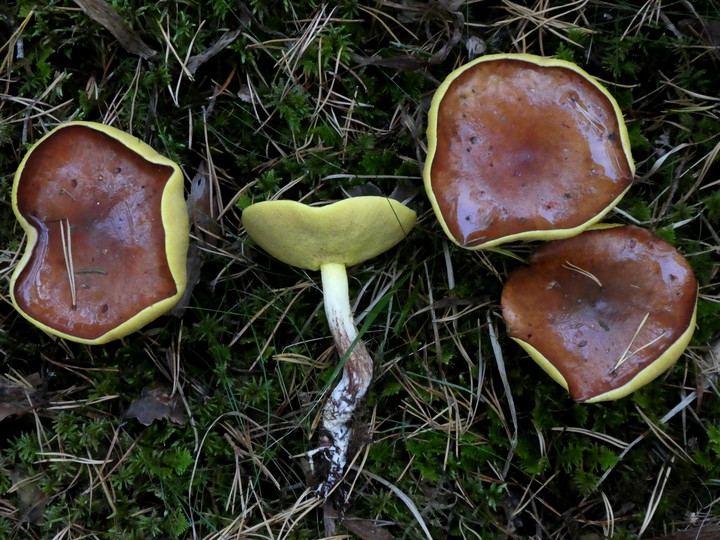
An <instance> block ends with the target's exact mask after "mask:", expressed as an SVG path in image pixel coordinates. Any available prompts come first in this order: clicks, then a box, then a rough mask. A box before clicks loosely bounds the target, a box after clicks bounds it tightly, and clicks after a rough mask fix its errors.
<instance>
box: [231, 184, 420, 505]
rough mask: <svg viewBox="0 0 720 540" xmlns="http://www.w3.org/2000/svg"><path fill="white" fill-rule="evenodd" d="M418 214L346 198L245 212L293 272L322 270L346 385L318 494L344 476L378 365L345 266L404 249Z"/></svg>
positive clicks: (329, 409)
mask: <svg viewBox="0 0 720 540" xmlns="http://www.w3.org/2000/svg"><path fill="white" fill-rule="evenodd" d="M415 219H416V215H415V212H414V211H413V210H410V209H409V208H407V207H406V206H404V205H403V204H401V203H400V202H398V201H396V200H393V199H388V198H386V197H377V196H364V197H353V198H350V199H344V200H341V201H338V202H335V203H332V204H328V205H327V206H321V207H311V206H308V205H305V204H302V203H299V202H295V201H287V200H282V201H265V202H259V203H256V204H253V205H251V206H249V207H248V208H246V209H245V211H244V212H243V216H242V223H243V226H244V227H245V230H246V231H247V233H248V235H249V236H250V237H251V238H252V239H253V240H254V241H255V242H256V243H257V244H258V245H259V246H260V247H262V248H263V249H264V250H265V251H267V252H268V253H269V254H270V255H272V256H273V257H275V258H276V259H279V260H280V261H282V262H284V263H287V264H289V265H292V266H296V267H299V268H304V269H307V270H313V271H316V270H319V271H320V275H321V279H322V290H323V300H324V305H325V313H326V316H327V320H328V325H329V327H330V331H331V333H332V335H333V337H334V339H335V345H336V348H337V351H338V353H339V355H340V357H341V358H344V359H345V364H344V366H343V372H342V378H341V379H340V381H339V382H338V383H337V385H336V386H335V388H334V389H333V391H332V393H331V394H330V396H329V397H328V400H327V402H326V404H325V406H324V409H323V419H322V424H323V428H324V431H325V434H324V435H325V436H326V437H327V439H326V443H324V444H323V445H322V446H321V447H320V448H318V449H317V450H315V451H313V452H312V453H310V456H311V457H312V455H313V454H314V453H316V452H322V454H323V455H324V457H325V458H326V460H327V462H328V472H327V474H326V477H325V479H324V481H323V482H321V484H320V486H319V488H318V493H319V494H320V495H322V496H323V497H327V496H328V495H329V493H330V491H331V490H332V488H333V487H334V486H335V485H336V484H337V482H338V481H339V480H340V478H341V477H342V475H343V471H344V469H345V465H346V461H347V453H348V448H349V444H350V439H351V437H352V417H353V413H354V412H355V410H356V408H357V406H358V404H359V403H360V401H361V400H362V399H363V397H364V396H365V393H366V392H367V389H368V387H369V386H370V382H371V380H372V373H373V360H372V358H371V357H370V355H369V354H368V351H367V349H366V347H365V345H364V344H363V342H362V340H361V339H360V338H359V336H358V330H357V327H356V326H355V322H354V319H353V314H352V311H351V308H350V297H349V292H348V279H347V271H346V267H348V266H353V265H356V264H359V263H361V262H363V261H366V260H368V259H370V258H372V257H375V256H376V255H379V254H380V253H382V252H384V251H386V250H388V249H390V248H391V247H393V246H394V245H395V244H397V243H398V242H400V240H402V239H403V238H404V237H405V236H406V235H407V234H408V233H409V232H410V229H412V227H413V225H414V224H415Z"/></svg>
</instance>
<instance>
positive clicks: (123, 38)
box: [75, 0, 157, 60]
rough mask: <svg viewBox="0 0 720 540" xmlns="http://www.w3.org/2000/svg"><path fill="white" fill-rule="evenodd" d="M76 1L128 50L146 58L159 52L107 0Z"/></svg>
mask: <svg viewBox="0 0 720 540" xmlns="http://www.w3.org/2000/svg"><path fill="white" fill-rule="evenodd" d="M75 3H76V4H77V5H78V6H80V9H82V10H83V11H84V12H85V14H86V15H87V16H88V17H90V18H91V19H92V20H93V21H95V22H96V23H99V24H100V25H102V26H103V27H104V28H105V29H106V30H107V31H108V32H110V33H111V34H112V35H113V36H115V39H117V40H118V41H119V42H120V45H122V46H123V48H124V49H125V50H126V51H127V52H129V53H131V54H137V55H138V56H139V57H141V58H144V59H145V60H147V59H148V58H150V57H152V56H155V55H156V54H157V52H156V51H154V50H153V49H151V48H150V47H149V46H148V45H147V44H146V43H145V42H144V41H143V40H142V38H141V37H140V36H139V35H138V34H137V33H135V31H134V30H133V29H132V28H130V26H129V25H128V24H127V23H126V22H125V21H124V20H123V18H122V17H120V15H119V14H118V12H117V11H115V9H114V8H113V7H112V5H111V4H109V3H108V2H106V1H105V0H75Z"/></svg>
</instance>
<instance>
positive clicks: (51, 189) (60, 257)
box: [10, 122, 189, 344]
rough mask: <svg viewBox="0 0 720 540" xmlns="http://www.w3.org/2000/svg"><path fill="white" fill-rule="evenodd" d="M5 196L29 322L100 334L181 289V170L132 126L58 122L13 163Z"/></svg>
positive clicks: (18, 290)
mask: <svg viewBox="0 0 720 540" xmlns="http://www.w3.org/2000/svg"><path fill="white" fill-rule="evenodd" d="M12 206H13V210H14V211H15V215H16V216H17V219H18V221H19V222H20V225H21V226H22V228H23V229H24V230H25V232H26V234H27V243H26V246H25V251H24V253H23V255H22V257H21V258H20V261H19V262H18V265H17V267H16V268H15V271H14V272H13V275H12V278H11V282H10V295H11V298H12V302H13V305H14V306H15V308H16V309H17V310H18V311H19V313H20V314H21V315H22V316H23V317H25V318H26V319H28V320H29V321H30V322H31V323H32V324H34V325H35V326H37V327H39V328H41V329H43V330H45V331H47V332H49V333H51V334H54V335H57V336H60V337H62V338H65V339H68V340H71V341H77V342H80V343H87V344H101V343H107V342H108V341H110V340H113V339H118V338H121V337H123V336H126V335H128V334H130V333H132V332H134V331H136V330H138V329H139V328H141V327H142V326H144V325H146V324H147V323H149V322H150V321H152V320H154V319H155V318H157V317H158V316H160V315H162V314H163V313H165V312H167V311H168V310H169V309H171V308H172V307H173V306H174V305H175V304H176V303H177V301H178V300H179V299H180V297H181V296H182V295H183V291H184V290H185V285H186V281H187V279H186V275H187V272H186V258H187V249H188V242H189V223H188V217H187V207H186V204H185V198H184V187H183V175H182V171H181V170H180V167H178V165H177V164H175V163H173V162H172V161H171V160H169V159H168V158H166V157H164V156H161V155H160V154H158V153H157V152H156V151H155V150H153V149H152V148H151V147H150V146H148V145H147V144H145V143H144V142H142V141H140V140H139V139H137V138H135V137H133V136H132V135H129V134H128V133H125V132H123V131H120V130H118V129H115V128H113V127H111V126H106V125H103V124H98V123H95V122H68V123H65V124H61V125H59V126H58V127H56V128H55V129H53V130H52V131H51V132H49V133H48V134H46V135H45V136H44V137H42V138H41V139H40V140H38V141H37V142H36V143H35V144H34V145H33V147H32V148H31V149H30V151H29V152H28V153H27V154H26V155H25V157H24V159H23V160H22V162H21V163H20V166H19V168H18V170H17V173H16V174H15V179H14V182H13V189H12Z"/></svg>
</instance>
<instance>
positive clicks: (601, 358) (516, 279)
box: [502, 226, 698, 402]
mask: <svg viewBox="0 0 720 540" xmlns="http://www.w3.org/2000/svg"><path fill="white" fill-rule="evenodd" d="M697 294H698V285H697V281H696V280H695V275H694V273H693V270H692V268H691V267H690V265H689V264H688V262H687V260H686V259H685V258H684V257H683V256H682V255H681V254H680V253H678V252H677V251H676V250H675V249H674V248H673V247H672V246H671V245H670V244H668V243H667V242H665V241H664V240H661V239H659V238H657V237H656V236H654V235H653V234H652V233H650V232H648V231H646V230H645V229H641V228H639V227H634V226H621V227H612V228H601V229H597V230H590V231H586V232H584V233H582V234H580V235H578V236H575V237H573V238H569V239H565V240H558V241H556V242H551V243H549V244H546V245H544V246H542V247H541V248H539V249H538V250H537V251H536V252H535V253H534V254H533V255H532V257H531V259H530V266H529V267H525V268H520V269H517V270H514V271H513V272H511V274H510V276H509V278H508V280H507V283H506V284H505V287H504V289H503V293H502V311H503V317H504V319H505V322H506V323H507V327H508V332H509V334H510V336H511V337H512V338H513V339H514V340H515V341H517V342H518V343H519V344H520V345H521V346H522V347H523V348H524V349H525V350H526V351H527V352H528V354H530V356H531V357H532V358H533V359H534V360H535V361H536V362H537V363H538V364H539V365H540V366H541V367H542V368H543V369H544V370H545V371H546V372H547V373H548V374H549V375H550V376H552V377H553V379H555V380H556V381H557V382H558V383H560V384H561V385H563V386H564V387H565V388H567V389H568V390H569V392H570V396H571V397H572V398H573V399H574V400H576V401H579V402H589V401H601V400H610V399H618V398H620V397H623V396H625V395H627V394H629V393H631V392H633V391H635V390H636V389H638V388H640V387H641V386H643V385H645V384H647V383H648V382H650V381H651V380H653V379H654V378H656V377H657V376H658V375H660V374H661V373H662V372H664V371H665V370H667V369H668V368H669V367H670V366H672V365H673V363H674V362H675V361H676V360H677V359H678V358H679V357H680V355H681V354H682V353H683V351H684V350H685V348H686V346H687V344H688V342H689V341H690V338H691V337H692V333H693V330H694V327H695V310H696V303H697Z"/></svg>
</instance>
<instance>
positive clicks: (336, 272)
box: [318, 264, 373, 497]
mask: <svg viewBox="0 0 720 540" xmlns="http://www.w3.org/2000/svg"><path fill="white" fill-rule="evenodd" d="M320 272H321V276H322V284H323V295H324V301H325V314H326V315H327V319H328V324H329V326H330V331H331V332H332V334H333V337H334V338H335V345H336V347H337V350H338V353H339V354H340V357H341V358H342V357H346V360H345V366H344V367H343V373H342V378H341V379H340V381H339V382H338V383H337V385H336V386H335V388H334V389H333V391H332V393H331V394H330V397H329V398H328V400H327V403H326V404H325V408H324V409H323V429H324V430H325V435H326V436H327V438H328V441H327V445H324V447H323V448H322V449H323V450H324V452H323V453H324V454H325V456H326V459H327V461H328V467H329V469H328V472H327V476H326V478H325V480H324V481H323V482H322V483H321V484H320V486H319V487H318V494H319V495H321V496H322V497H327V496H328V494H329V493H330V491H331V490H332V489H333V487H335V485H336V484H337V483H338V482H339V481H340V479H341V478H342V475H343V473H344V471H345V466H346V465H347V454H348V449H349V447H350V439H351V438H352V420H353V414H354V413H355V410H356V409H357V406H358V404H359V403H360V401H361V400H362V399H363V398H364V397H365V394H366V392H367V389H368V387H369V386H370V382H371V381H372V374H373V360H372V358H371V357H370V355H369V354H368V352H367V349H366V348H365V344H364V343H363V342H362V341H361V340H358V339H357V337H358V331H357V327H356V326H355V320H354V319H353V315H352V312H351V310H350V296H349V292H348V281H347V272H346V270H345V265H342V264H325V265H323V266H322V267H321V268H320ZM353 342H355V344H354V346H353Z"/></svg>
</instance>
